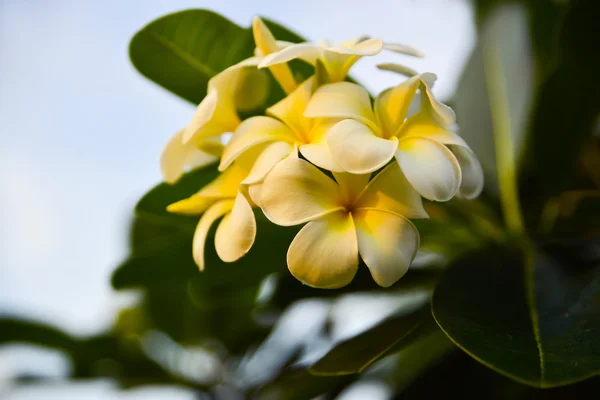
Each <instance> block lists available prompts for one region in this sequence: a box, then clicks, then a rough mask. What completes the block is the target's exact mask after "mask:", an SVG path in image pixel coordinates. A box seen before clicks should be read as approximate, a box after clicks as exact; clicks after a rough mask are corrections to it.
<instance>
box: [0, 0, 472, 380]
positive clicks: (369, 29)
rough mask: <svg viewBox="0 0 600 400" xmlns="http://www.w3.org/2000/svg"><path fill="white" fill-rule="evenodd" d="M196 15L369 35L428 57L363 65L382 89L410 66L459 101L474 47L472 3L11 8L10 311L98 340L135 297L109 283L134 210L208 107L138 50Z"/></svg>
mask: <svg viewBox="0 0 600 400" xmlns="http://www.w3.org/2000/svg"><path fill="white" fill-rule="evenodd" d="M186 8H209V9H212V10H215V11H218V12H220V13H222V14H223V15H225V16H226V17H228V18H230V19H231V20H233V21H234V22H236V23H238V24H241V25H246V26H247V25H248V24H249V23H250V21H251V18H252V16H253V15H255V14H259V15H262V16H266V17H269V18H271V19H274V20H276V21H278V22H280V23H282V24H284V25H286V26H288V27H290V28H292V29H294V30H296V31H297V32H299V33H300V34H302V35H303V36H305V37H307V38H309V39H312V40H319V39H322V38H327V39H331V40H344V39H347V38H350V37H355V36H358V35H361V34H369V35H371V36H376V37H382V38H384V39H385V40H388V41H391V42H401V43H406V44H410V45H412V46H413V47H416V48H418V49H420V50H421V51H423V52H424V53H425V54H426V58H425V59H423V60H412V59H408V58H403V57H402V56H398V55H390V54H387V55H380V56H378V57H377V58H376V59H375V60H370V59H369V60H362V61H361V62H360V63H359V64H357V66H356V67H355V68H354V70H353V74H354V76H356V77H357V78H358V79H359V80H360V81H361V82H363V83H365V84H366V86H367V87H368V88H369V89H371V90H372V91H374V92H376V91H378V90H381V89H383V88H385V87H387V86H391V85H393V84H394V83H396V82H397V78H396V77H395V76H394V75H392V74H386V73H384V72H379V71H376V70H375V68H374V64H375V63H376V62H384V61H399V62H406V63H407V64H408V65H410V66H412V67H413V68H415V69H417V70H419V71H432V72H435V73H437V74H438V76H439V80H438V83H437V87H436V89H435V91H436V92H437V94H438V95H439V96H441V97H442V98H447V97H449V96H451V95H452V93H453V91H454V88H455V85H456V82H457V79H458V77H459V74H460V70H461V68H462V66H463V64H464V62H465V60H466V56H467V55H468V53H469V51H470V50H471V48H472V46H473V44H474V27H473V23H472V20H471V19H472V16H471V10H470V8H469V7H468V4H467V2H466V1H465V0H404V1H398V0H392V1H383V0H369V1H355V0H330V1H327V2H325V1H323V0H305V1H302V2H294V3H292V2H288V1H278V0H260V1H247V0H228V1H219V2H217V1H200V0H198V1H184V0H170V1H169V0H163V1H158V0H144V1H142V0H136V1H133V0H130V1H119V0H106V1H82V0H71V1H69V0H52V1H50V0H47V1H44V0H3V1H1V2H0V219H1V220H2V224H1V228H0V313H12V314H18V315H21V316H24V317H28V318H37V319H41V320H44V321H47V322H50V323H53V324H56V325H58V326H60V327H62V328H64V329H66V330H68V331H70V332H72V333H75V334H89V333H93V332H96V331H98V330H101V329H103V328H104V327H106V326H108V325H109V324H110V323H111V322H112V320H113V317H114V313H115V311H116V310H117V309H118V308H119V307H121V306H122V305H123V304H125V303H127V301H131V298H130V297H128V296H123V295H120V294H119V295H117V294H115V293H114V292H113V291H112V289H111V288H110V286H109V277H110V273H111V271H112V269H113V268H114V266H115V265H116V264H117V263H118V262H119V260H121V259H122V258H123V257H124V255H125V254H126V250H127V248H126V244H127V243H126V240H127V221H128V217H129V215H130V210H131V208H132V206H133V205H134V203H135V202H136V200H137V199H138V198H139V196H140V195H141V194H143V193H144V191H145V190H147V189H149V188H150V187H151V186H152V185H154V184H155V183H157V182H158V181H159V180H160V174H159V168H158V159H159V155H160V152H161V149H162V146H163V145H164V143H165V141H166V140H167V139H168V138H169V136H170V135H171V134H172V133H173V132H174V131H175V130H177V129H179V128H181V127H182V126H183V125H185V124H186V123H187V122H188V120H189V118H190V117H191V115H192V112H193V110H194V107H193V106H192V105H190V104H187V103H185V102H184V101H183V100H180V99H179V98H176V97H175V96H173V95H171V94H169V93H168V92H166V91H165V90H163V89H162V88H160V87H158V86H156V85H154V84H153V83H151V82H149V81H147V80H146V79H145V78H143V77H141V76H139V75H138V74H137V73H136V72H135V71H134V69H133V67H132V66H131V65H130V63H129V60H128V57H127V44H128V40H129V38H130V37H131V36H132V35H133V33H134V32H135V31H136V30H138V29H139V28H141V27H142V26H143V25H144V24H146V23H147V22H149V21H151V20H152V19H154V18H157V17H159V16H161V15H163V14H166V13H168V12H172V11H177V10H182V9H186ZM1 366H2V365H1V361H0V367H1ZM0 373H1V371H0Z"/></svg>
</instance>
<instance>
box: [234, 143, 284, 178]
mask: <svg viewBox="0 0 600 400" xmlns="http://www.w3.org/2000/svg"><path fill="white" fill-rule="evenodd" d="M292 151H293V147H292V146H291V145H290V144H289V143H286V142H273V143H270V144H268V145H267V146H266V147H265V149H264V150H263V151H262V152H261V153H260V155H259V156H258V158H257V159H256V161H255V162H254V165H253V166H252V169H251V170H250V173H249V174H248V176H247V177H246V179H244V180H243V181H242V183H243V184H246V185H249V184H254V183H258V182H261V181H262V180H263V179H264V178H265V176H267V174H268V173H269V171H271V169H272V168H273V167H274V166H275V164H277V163H278V162H279V161H281V160H283V159H284V158H286V157H287V156H289V155H290V153H291V152H292Z"/></svg>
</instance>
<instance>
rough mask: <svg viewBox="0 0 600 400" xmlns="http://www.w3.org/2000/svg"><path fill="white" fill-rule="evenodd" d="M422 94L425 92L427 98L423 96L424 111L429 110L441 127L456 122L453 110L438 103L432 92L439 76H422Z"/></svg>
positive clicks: (428, 73) (422, 106)
mask: <svg viewBox="0 0 600 400" xmlns="http://www.w3.org/2000/svg"><path fill="white" fill-rule="evenodd" d="M420 76H421V92H423V91H424V92H425V96H421V99H422V104H421V108H422V109H423V110H428V112H430V113H431V114H432V115H433V116H434V118H436V119H437V120H438V122H439V123H440V124H441V125H444V126H448V125H452V124H454V123H455V122H456V114H455V113H454V110H452V108H450V107H448V106H447V105H445V104H444V103H442V102H440V101H438V100H437V99H436V98H435V97H434V96H433V93H432V92H431V88H432V87H433V84H434V83H435V81H436V80H437V76H436V75H435V74H432V73H431V72H426V73H424V74H421V75H420Z"/></svg>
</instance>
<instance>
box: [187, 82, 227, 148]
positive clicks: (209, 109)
mask: <svg viewBox="0 0 600 400" xmlns="http://www.w3.org/2000/svg"><path fill="white" fill-rule="evenodd" d="M218 97H219V96H218V93H217V91H216V90H211V91H209V92H208V94H207V95H206V97H205V98H204V99H202V101H201V102H200V104H198V107H197V108H196V112H195V113H194V115H193V117H192V121H191V122H190V124H189V125H188V126H187V127H186V128H185V129H184V130H183V142H184V143H187V142H189V141H190V140H191V139H192V137H194V135H196V132H198V131H200V130H201V129H202V128H203V127H204V125H206V124H207V123H208V121H210V119H211V118H212V117H213V114H214V113H215V110H216V108H217V99H218Z"/></svg>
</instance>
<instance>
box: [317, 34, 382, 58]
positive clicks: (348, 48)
mask: <svg viewBox="0 0 600 400" xmlns="http://www.w3.org/2000/svg"><path fill="white" fill-rule="evenodd" d="M382 49H383V41H382V40H381V39H377V38H370V39H365V40H352V41H348V42H343V43H340V44H338V45H336V46H332V47H328V48H327V51H332V52H334V53H339V54H353V55H357V56H374V55H376V54H379V53H380V52H381V50H382Z"/></svg>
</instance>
